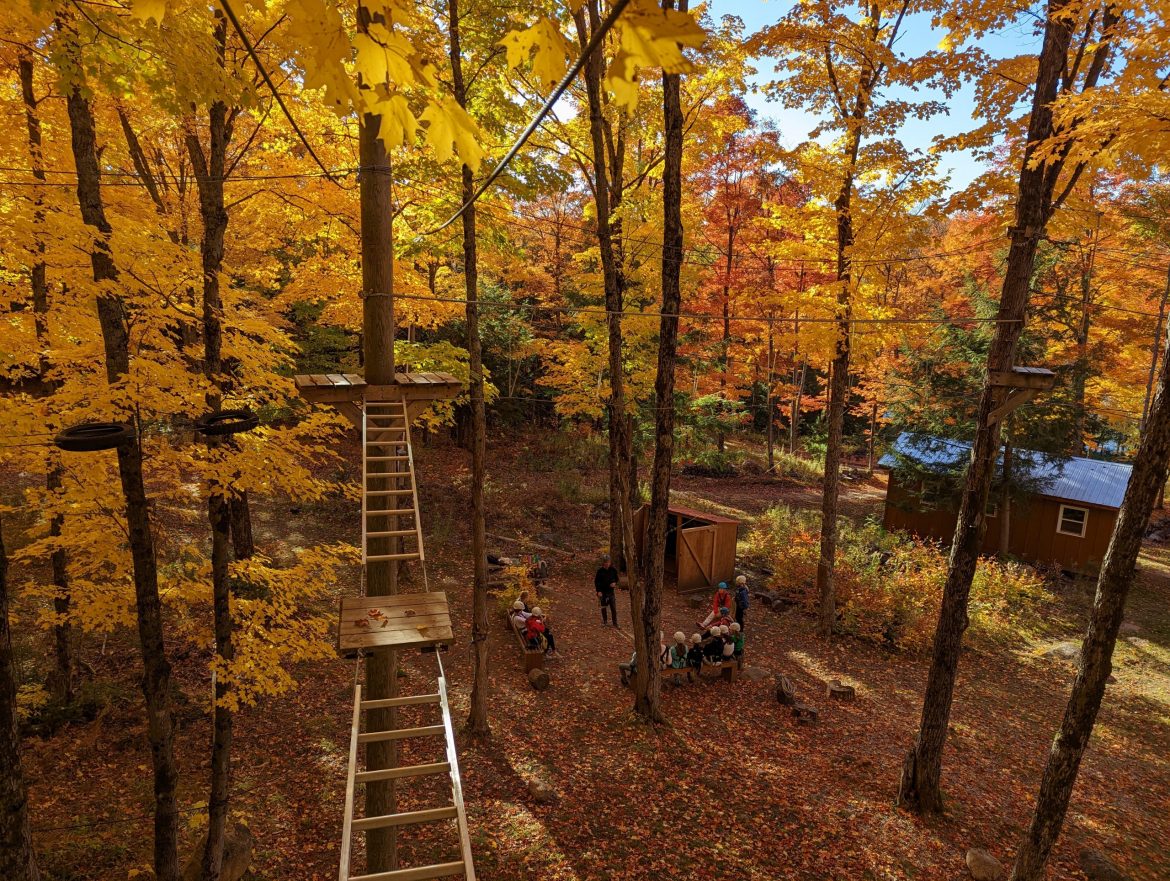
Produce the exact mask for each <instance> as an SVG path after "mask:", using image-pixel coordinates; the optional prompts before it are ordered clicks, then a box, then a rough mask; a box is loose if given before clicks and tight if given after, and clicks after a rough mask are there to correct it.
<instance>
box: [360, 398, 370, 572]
mask: <svg viewBox="0 0 1170 881" xmlns="http://www.w3.org/2000/svg"><path fill="white" fill-rule="evenodd" d="M369 419H370V417H369V415H368V414H367V412H366V408H365V406H364V405H363V406H362V566H363V567H364V566H365V565H366V541H367V539H366V529H367V526H366V520H367V519H368V518H367V517H366V489H367V488H368V487H369V484H370V478H369V477H368V474H369V464H368V463H367V462H366V442H367V438H368V437H369V433H368V431H367V430H366V425H367V423H368V422H369Z"/></svg>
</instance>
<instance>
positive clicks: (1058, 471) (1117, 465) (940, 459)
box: [879, 432, 1132, 508]
mask: <svg viewBox="0 0 1170 881" xmlns="http://www.w3.org/2000/svg"><path fill="white" fill-rule="evenodd" d="M970 454H971V445H970V444H969V443H967V442H966V441H956V440H949V439H947V438H941V437H934V436H932V435H927V434H912V433H909V432H904V433H902V434H900V435H899V436H898V440H897V441H895V442H894V448H893V451H892V452H890V453H886V455H884V456H882V458H881V460H880V462H879V464H881V465H884V466H885V467H887V468H896V467H897V466H898V460H899V457H905V458H908V459H913V460H914V461H915V462H917V463H918V464H919V465H923V466H925V467H926V468H929V469H931V470H935V471H938V472H939V473H945V472H948V471H954V470H957V469H959V468H962V467H964V466H965V465H966V463H967V460H968V457H969V456H970ZM1015 457H1016V458H1015V464H1016V466H1017V467H1026V468H1027V469H1028V475H1029V477H1030V478H1031V479H1032V480H1034V481H1036V482H1037V484H1038V485H1039V486H1040V487H1041V490H1040V491H1039V493H1038V495H1043V496H1048V497H1049V498H1053V499H1062V500H1064V501H1069V502H1081V503H1082V504H1085V505H1097V506H1099V507H1102V508H1120V507H1121V500H1122V498H1123V497H1124V496H1125V488H1126V486H1128V485H1129V475H1130V472H1131V470H1132V466H1130V465H1127V464H1124V463H1121V462H1105V461H1102V460H1101V459H1084V458H1082V457H1080V456H1071V457H1069V458H1067V459H1053V458H1050V457H1048V456H1046V455H1044V454H1043V453H1037V452H1034V451H1032V450H1016V452H1015Z"/></svg>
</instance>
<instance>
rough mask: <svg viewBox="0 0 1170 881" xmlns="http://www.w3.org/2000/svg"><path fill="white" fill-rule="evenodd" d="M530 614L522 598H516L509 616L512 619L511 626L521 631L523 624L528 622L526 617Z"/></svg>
mask: <svg viewBox="0 0 1170 881" xmlns="http://www.w3.org/2000/svg"><path fill="white" fill-rule="evenodd" d="M531 614H532V613H531V612H529V611H528V610H527V609H526V608H524V601H523V600H516V602H514V603H512V614H511V616H510V617H511V619H512V626H513V627H515V628H516V629H517V630H519V631H520V632H521V633H523V632H524V628H525V626H526V625H527V624H528V619H529V618H530V617H531Z"/></svg>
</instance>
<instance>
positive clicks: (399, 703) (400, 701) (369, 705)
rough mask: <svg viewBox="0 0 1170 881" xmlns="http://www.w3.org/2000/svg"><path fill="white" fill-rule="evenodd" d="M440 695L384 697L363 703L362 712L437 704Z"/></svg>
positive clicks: (436, 693)
mask: <svg viewBox="0 0 1170 881" xmlns="http://www.w3.org/2000/svg"><path fill="white" fill-rule="evenodd" d="M438 702H439V694H438V692H435V693H434V694H404V695H401V696H400V697H382V698H377V699H376V700H370V701H362V711H363V712H365V711H367V710H388V709H390V708H391V707H412V706H416V705H417V704H437V703H438Z"/></svg>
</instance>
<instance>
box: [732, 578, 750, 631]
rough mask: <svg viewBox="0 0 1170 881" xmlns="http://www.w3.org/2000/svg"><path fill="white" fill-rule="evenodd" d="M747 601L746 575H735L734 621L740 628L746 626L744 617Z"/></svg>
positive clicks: (742, 628)
mask: <svg viewBox="0 0 1170 881" xmlns="http://www.w3.org/2000/svg"><path fill="white" fill-rule="evenodd" d="M748 602H749V600H748V586H747V576H746V575H737V576H736V578H735V621H736V623H737V624H739V629H740V630H745V629H746V628H747V624H746V623H745V622H744V618H745V617H746V616H747V610H748Z"/></svg>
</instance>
